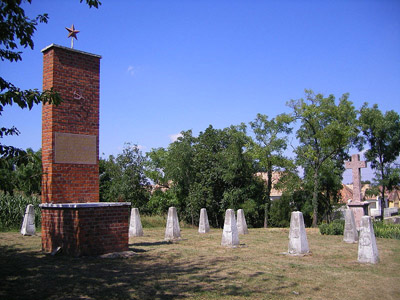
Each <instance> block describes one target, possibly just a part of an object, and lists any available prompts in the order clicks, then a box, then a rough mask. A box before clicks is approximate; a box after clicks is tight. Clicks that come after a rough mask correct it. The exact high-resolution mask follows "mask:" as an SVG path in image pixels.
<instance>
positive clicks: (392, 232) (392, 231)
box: [374, 221, 400, 240]
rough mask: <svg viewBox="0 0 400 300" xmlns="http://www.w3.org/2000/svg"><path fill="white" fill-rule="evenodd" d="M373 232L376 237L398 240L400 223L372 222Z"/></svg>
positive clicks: (399, 237) (399, 238)
mask: <svg viewBox="0 0 400 300" xmlns="http://www.w3.org/2000/svg"><path fill="white" fill-rule="evenodd" d="M374 232H375V236H376V237H380V238H385V239H397V240H400V224H385V223H383V222H381V221H379V222H374Z"/></svg>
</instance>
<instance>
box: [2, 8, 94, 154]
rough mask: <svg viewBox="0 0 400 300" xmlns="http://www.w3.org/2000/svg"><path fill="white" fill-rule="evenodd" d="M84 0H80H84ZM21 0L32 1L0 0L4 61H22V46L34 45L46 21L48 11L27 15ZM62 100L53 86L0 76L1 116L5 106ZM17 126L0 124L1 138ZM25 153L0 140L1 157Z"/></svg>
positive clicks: (50, 102) (57, 102)
mask: <svg viewBox="0 0 400 300" xmlns="http://www.w3.org/2000/svg"><path fill="white" fill-rule="evenodd" d="M82 1H83V0H80V2H81V3H82ZM22 2H27V3H29V4H30V3H31V2H32V1H31V0H26V1H22V0H1V1H0V59H1V60H2V61H5V60H7V61H10V62H18V61H20V60H22V51H21V50H20V48H30V49H33V48H34V42H33V35H34V33H35V31H36V27H37V25H38V24H39V23H47V22H48V20H49V16H48V14H46V13H44V14H39V15H38V16H36V17H34V18H30V17H28V16H26V15H25V11H24V9H23V8H22V7H21V4H22ZM85 2H86V3H87V5H89V7H96V8H97V7H98V6H99V5H101V2H100V1H98V0H86V1H85ZM61 101H62V99H61V96H60V95H59V94H58V93H57V91H55V90H53V89H50V90H46V91H42V92H41V91H39V90H38V89H28V90H22V89H20V88H18V87H17V86H15V85H14V84H12V83H11V82H9V81H7V80H6V79H4V78H3V77H0V116H1V115H2V113H3V109H4V106H6V105H13V104H16V105H18V106H19V107H20V108H22V109H24V108H28V109H29V110H31V109H32V107H33V106H34V105H36V104H39V103H43V104H45V103H48V104H56V105H57V104H59V103H60V102H61ZM19 134H20V132H19V131H18V129H17V128H16V127H14V126H13V127H11V128H6V127H0V139H1V138H3V137H4V136H11V135H19ZM22 154H24V151H23V150H22V149H19V148H16V147H14V146H10V145H4V144H2V143H0V159H2V158H7V157H10V158H12V157H16V156H18V155H22Z"/></svg>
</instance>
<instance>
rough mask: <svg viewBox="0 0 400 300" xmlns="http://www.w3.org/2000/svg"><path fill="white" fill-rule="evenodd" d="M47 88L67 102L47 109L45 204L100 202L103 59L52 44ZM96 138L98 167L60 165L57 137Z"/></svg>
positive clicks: (44, 115)
mask: <svg viewBox="0 0 400 300" xmlns="http://www.w3.org/2000/svg"><path fill="white" fill-rule="evenodd" d="M42 52H43V90H46V89H50V88H54V89H55V90H56V91H57V92H59V93H60V95H61V97H62V99H63V102H62V104H61V105H59V106H54V105H43V109H42V165H43V177H42V203H50V202H53V203H71V202H98V201H99V165H98V157H99V90H100V58H101V57H100V56H98V55H93V54H89V53H84V52H81V51H77V50H73V49H69V48H64V47H61V46H57V45H52V46H49V47H47V48H45V49H44V50H43V51H42ZM56 132H59V133H72V134H81V135H92V136H96V139H97V141H96V153H97V156H96V157H97V159H96V160H97V163H96V164H76V163H55V151H54V150H55V133H56Z"/></svg>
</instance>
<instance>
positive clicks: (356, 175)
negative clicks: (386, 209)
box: [346, 154, 369, 230]
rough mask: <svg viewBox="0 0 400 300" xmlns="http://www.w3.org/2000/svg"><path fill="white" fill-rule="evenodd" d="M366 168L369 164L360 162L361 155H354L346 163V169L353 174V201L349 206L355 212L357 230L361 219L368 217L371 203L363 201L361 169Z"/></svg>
mask: <svg viewBox="0 0 400 300" xmlns="http://www.w3.org/2000/svg"><path fill="white" fill-rule="evenodd" d="M366 167H367V163H366V162H365V161H360V155H359V154H353V155H352V156H351V161H347V162H346V169H351V170H352V174H353V199H352V201H351V202H350V203H348V204H347V206H348V207H349V208H351V209H352V210H353V214H354V219H355V221H356V228H357V230H360V222H361V217H362V216H364V215H368V205H369V203H368V202H363V201H361V200H362V197H361V168H366Z"/></svg>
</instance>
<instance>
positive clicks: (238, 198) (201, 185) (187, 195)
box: [150, 124, 263, 227]
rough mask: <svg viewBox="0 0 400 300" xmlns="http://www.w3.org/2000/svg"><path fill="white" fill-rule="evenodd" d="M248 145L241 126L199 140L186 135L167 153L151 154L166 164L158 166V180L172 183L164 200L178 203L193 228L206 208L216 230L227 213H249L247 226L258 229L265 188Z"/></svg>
mask: <svg viewBox="0 0 400 300" xmlns="http://www.w3.org/2000/svg"><path fill="white" fill-rule="evenodd" d="M248 142H249V137H248V136H247V135H246V133H245V126H244V125H243V124H242V125H239V126H231V127H228V128H225V129H222V130H221V129H214V128H213V127H212V126H209V127H208V128H207V129H206V130H205V131H204V132H200V134H199V136H198V137H194V136H193V135H192V132H191V131H184V132H182V136H181V137H179V138H178V140H177V141H175V142H174V143H172V144H170V146H169V147H168V149H163V150H161V149H156V150H153V152H152V153H151V154H150V157H152V158H156V162H162V163H161V164H159V165H158V164H156V166H157V169H158V174H162V176H163V179H162V181H163V182H164V183H165V182H169V187H170V189H169V190H168V193H165V195H166V197H165V198H164V200H167V201H170V202H174V203H176V206H177V208H178V211H179V213H180V215H181V217H182V218H184V219H185V220H186V221H187V222H190V223H193V224H197V223H198V218H199V211H200V209H201V208H203V207H204V208H206V209H207V212H208V217H209V220H210V224H211V225H212V226H216V227H221V226H222V224H223V216H224V212H225V210H226V209H227V208H233V209H238V208H246V212H247V215H248V216H249V220H250V219H252V220H251V221H249V222H251V223H253V224H256V223H257V222H258V223H259V220H260V218H259V215H260V210H259V208H260V203H261V202H260V201H262V191H263V184H262V183H261V181H260V180H259V179H258V178H257V177H255V176H254V174H255V172H254V171H255V169H254V167H253V163H252V159H251V156H250V155H249V153H247V152H246V151H245V150H246V149H245V147H246V145H247V144H248ZM153 178H154V177H153ZM155 178H160V176H158V175H157V176H155ZM154 197H158V198H157V199H160V193H158V194H156V195H153V196H152V199H151V200H150V202H151V203H153V198H154ZM165 208H166V207H165ZM258 225H259V224H258Z"/></svg>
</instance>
